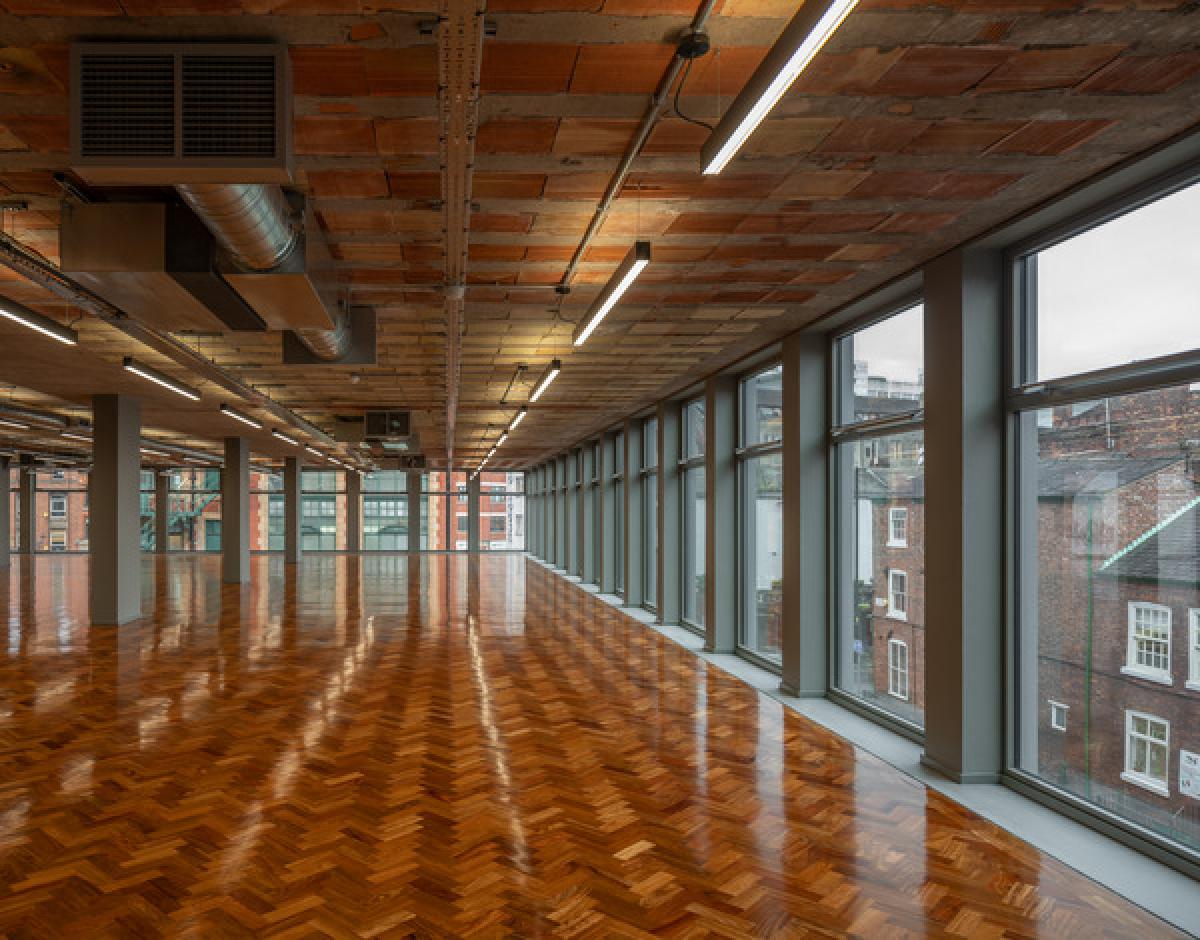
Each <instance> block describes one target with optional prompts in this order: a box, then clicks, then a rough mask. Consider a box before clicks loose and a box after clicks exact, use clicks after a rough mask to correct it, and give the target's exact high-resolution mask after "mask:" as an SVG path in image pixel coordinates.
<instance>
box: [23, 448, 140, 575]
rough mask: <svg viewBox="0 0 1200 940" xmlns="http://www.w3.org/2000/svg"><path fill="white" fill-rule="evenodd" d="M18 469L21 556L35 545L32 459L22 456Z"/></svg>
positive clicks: (34, 478) (35, 519)
mask: <svg viewBox="0 0 1200 940" xmlns="http://www.w3.org/2000/svg"><path fill="white" fill-rule="evenodd" d="M139 456H140V455H139ZM18 469H19V470H20V473H18V474H17V516H18V519H17V551H19V552H20V553H21V554H22V555H32V554H33V552H34V548H35V547H36V545H37V495H36V493H35V488H36V486H37V476H36V474H35V473H34V471H33V458H32V457H31V456H29V455H28V454H22V455H21V461H20V467H19V468H18Z"/></svg>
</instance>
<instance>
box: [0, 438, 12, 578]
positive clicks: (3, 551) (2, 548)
mask: <svg viewBox="0 0 1200 940" xmlns="http://www.w3.org/2000/svg"><path fill="white" fill-rule="evenodd" d="M11 468H12V463H11V461H10V459H9V458H8V457H7V456H6V455H0V480H3V481H4V498H3V499H0V568H7V567H8V566H9V564H10V563H11V558H10V557H9V556H10V555H11V553H12V539H11V538H10V537H9V534H8V533H9V532H10V531H12V529H11V526H12V519H11V518H10V514H11V513H12V496H10V495H9V472H10V470H11Z"/></svg>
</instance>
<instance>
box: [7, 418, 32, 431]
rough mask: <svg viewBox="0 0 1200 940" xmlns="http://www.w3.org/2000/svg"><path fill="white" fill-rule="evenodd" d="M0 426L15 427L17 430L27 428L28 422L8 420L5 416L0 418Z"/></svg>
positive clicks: (25, 429) (26, 429)
mask: <svg viewBox="0 0 1200 940" xmlns="http://www.w3.org/2000/svg"><path fill="white" fill-rule="evenodd" d="M0 427H5V428H16V430H18V431H28V430H29V425H28V424H22V423H21V422H20V421H9V420H8V419H7V418H0Z"/></svg>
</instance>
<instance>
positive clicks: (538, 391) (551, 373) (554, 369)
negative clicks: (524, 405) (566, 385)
mask: <svg viewBox="0 0 1200 940" xmlns="http://www.w3.org/2000/svg"><path fill="white" fill-rule="evenodd" d="M560 372H562V360H561V359H551V360H550V365H548V366H546V371H545V372H543V373H542V377H541V378H540V379H538V384H537V387H536V388H534V390H533V394H532V395H530V396H529V400H530V401H537V400H538V399H539V398H541V397H542V394H543V393H544V392H545V391H546V389H548V388H549V387H550V383H551V382H553V381H554V380H555V379H557V378H558V373H560Z"/></svg>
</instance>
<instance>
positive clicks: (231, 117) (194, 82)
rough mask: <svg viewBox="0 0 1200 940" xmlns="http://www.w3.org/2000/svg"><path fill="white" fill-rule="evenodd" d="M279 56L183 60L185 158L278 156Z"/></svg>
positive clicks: (204, 56) (224, 56) (192, 58)
mask: <svg viewBox="0 0 1200 940" xmlns="http://www.w3.org/2000/svg"><path fill="white" fill-rule="evenodd" d="M276 115H277V109H276V88H275V57H274V56H269V55H261V56H260V55H239V56H226V55H185V56H184V57H183V156H185V157H198V156H220V157H261V158H270V157H273V156H274V155H275V140H276V127H275V121H276Z"/></svg>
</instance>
